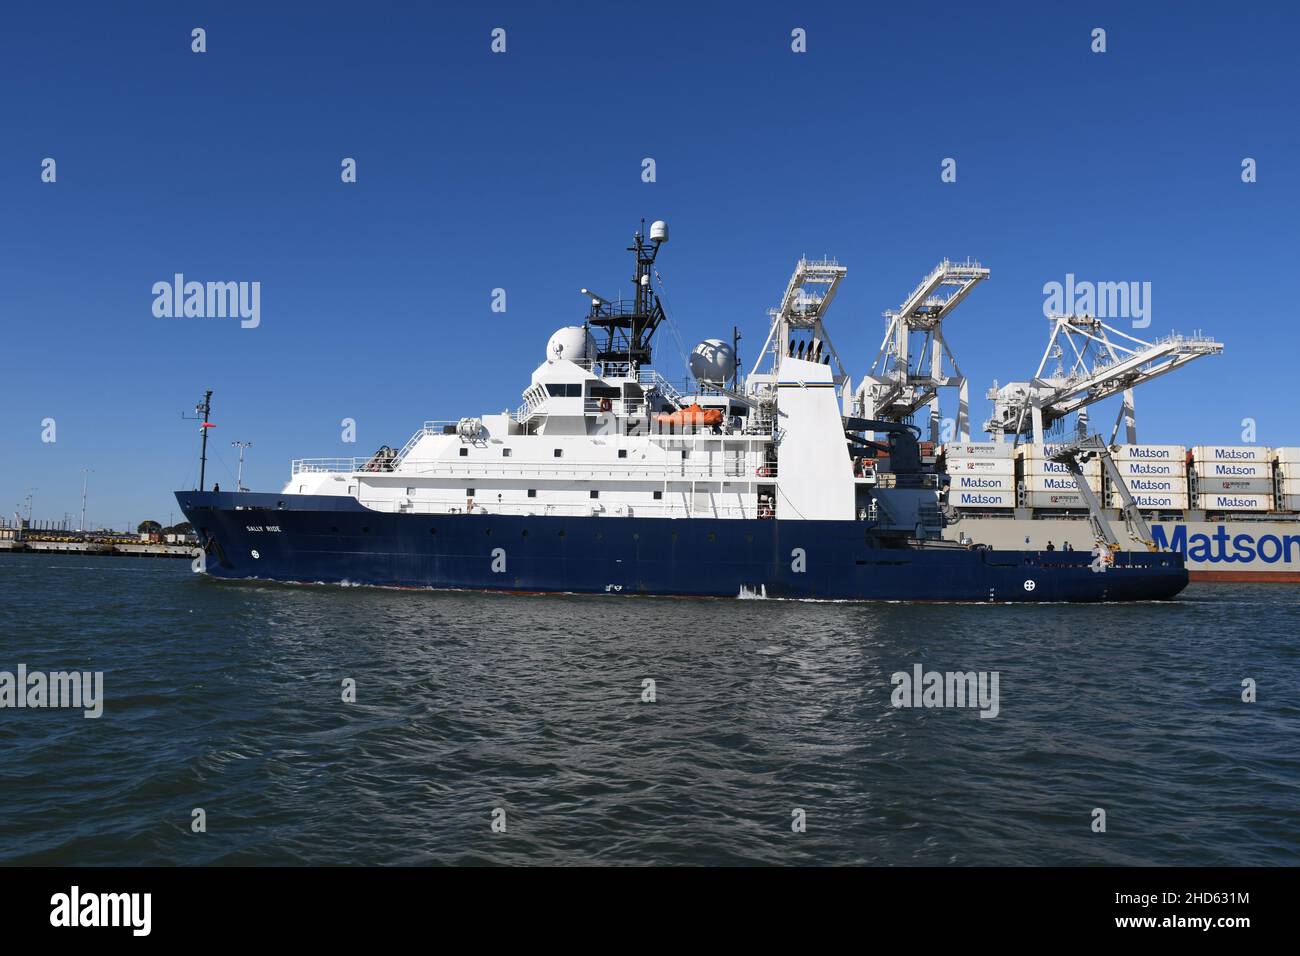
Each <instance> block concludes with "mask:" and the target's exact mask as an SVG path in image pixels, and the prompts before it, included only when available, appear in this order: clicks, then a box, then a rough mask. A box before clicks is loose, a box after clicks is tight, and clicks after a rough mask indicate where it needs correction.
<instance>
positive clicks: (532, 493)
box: [528, 488, 537, 498]
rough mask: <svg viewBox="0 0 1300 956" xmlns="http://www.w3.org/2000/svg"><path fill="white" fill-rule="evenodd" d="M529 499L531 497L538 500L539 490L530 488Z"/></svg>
mask: <svg viewBox="0 0 1300 956" xmlns="http://www.w3.org/2000/svg"><path fill="white" fill-rule="evenodd" d="M528 497H529V498H536V497H537V489H536V488H529V489H528Z"/></svg>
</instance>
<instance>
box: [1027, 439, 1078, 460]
mask: <svg viewBox="0 0 1300 956" xmlns="http://www.w3.org/2000/svg"><path fill="white" fill-rule="evenodd" d="M1064 447H1065V445H1063V444H1042V445H1039V444H1035V443H1033V442H1030V443H1028V444H1025V445H1021V446H1020V447H1019V448H1018V449H1017V450H1016V457H1017V458H1023V459H1024V460H1025V461H1046V460H1048V459H1050V458H1051V457H1052V456H1053V455H1054V454H1056V453H1057V452H1058V451H1060V450H1061V449H1062V448H1064ZM1094 460H1095V459H1094Z"/></svg>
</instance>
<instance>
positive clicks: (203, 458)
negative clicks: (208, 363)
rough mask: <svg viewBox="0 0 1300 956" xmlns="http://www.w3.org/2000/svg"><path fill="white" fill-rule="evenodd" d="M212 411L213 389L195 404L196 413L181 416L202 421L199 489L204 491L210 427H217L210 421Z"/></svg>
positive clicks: (200, 430)
mask: <svg viewBox="0 0 1300 956" xmlns="http://www.w3.org/2000/svg"><path fill="white" fill-rule="evenodd" d="M211 413H212V389H208V390H207V391H205V392H204V393H203V401H201V402H199V404H197V405H195V406H194V414H193V415H186V414H185V413H184V412H182V413H181V418H183V419H185V420H187V421H201V422H202V424H201V425H199V434H200V435H201V436H202V438H201V441H200V443H199V491H203V484H204V476H205V475H206V472H207V468H208V429H209V428H216V427H217V426H216V425H214V424H213V423H212V422H210V421H208V416H209V415H210V414H211Z"/></svg>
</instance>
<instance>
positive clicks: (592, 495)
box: [591, 488, 600, 498]
mask: <svg viewBox="0 0 1300 956" xmlns="http://www.w3.org/2000/svg"><path fill="white" fill-rule="evenodd" d="M591 497H593V498H599V497H600V492H599V491H597V490H596V489H595V488H592V489H591Z"/></svg>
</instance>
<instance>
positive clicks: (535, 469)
mask: <svg viewBox="0 0 1300 956" xmlns="http://www.w3.org/2000/svg"><path fill="white" fill-rule="evenodd" d="M666 237H667V229H666V227H664V226H662V224H660V223H656V224H654V225H653V226H652V227H651V232H650V241H649V243H647V242H646V241H645V240H644V239H643V237H642V235H641V234H639V233H638V235H637V236H636V239H635V244H634V246H632V247H631V251H634V252H636V253H637V259H638V270H637V278H634V279H633V282H634V285H635V287H636V290H635V291H636V298H635V300H634V301H633V302H632V303H631V304H628V303H624V302H612V301H610V300H607V299H604V298H603V297H601V296H599V295H597V294H595V293H593V292H591V291H589V290H586V289H584V290H582V291H583V294H584V295H586V296H588V297H589V298H590V300H591V314H590V315H589V316H588V320H587V322H586V323H584V324H583V325H580V326H566V327H564V328H561V329H559V330H558V331H556V332H555V334H554V335H552V336H551V337H550V339H549V341H548V342H547V345H546V354H545V356H544V360H543V361H542V362H541V363H540V364H539V365H538V366H537V368H536V369H535V370H534V371H533V373H532V378H531V381H530V383H529V385H528V387H527V388H526V389H524V391H523V402H522V404H521V405H520V406H519V407H518V408H517V409H516V410H515V411H513V412H511V411H502V412H499V413H496V414H485V415H480V416H477V417H473V418H461V419H458V420H455V421H429V422H425V423H424V425H423V426H422V427H421V428H420V429H419V430H418V431H417V432H416V433H415V434H414V435H412V436H411V438H410V440H409V441H408V442H407V443H406V444H405V445H404V446H403V447H402V448H401V449H399V450H393V449H391V448H388V447H387V446H385V447H384V448H381V449H380V450H379V451H378V452H377V453H376V454H374V455H372V456H370V457H369V458H341V459H340V458H306V459H299V460H297V461H294V462H293V465H292V474H291V476H290V479H289V481H288V483H287V484H286V485H285V487H284V492H285V493H286V494H299V495H346V496H350V497H353V498H355V499H356V500H357V501H358V502H360V503H361V504H362V505H364V506H365V507H367V508H371V509H373V510H376V511H381V512H401V513H405V512H414V513H431V514H436V513H443V514H445V513H463V512H474V513H485V514H509V515H570V516H608V517H619V516H627V517H630V516H637V517H664V518H692V517H708V518H737V519H753V518H781V519H796V520H798V519H823V520H854V519H856V518H863V517H865V516H866V513H867V511H868V505H869V501H868V497H869V496H868V495H867V494H865V493H866V492H867V491H868V489H874V488H876V487H877V485H878V481H877V478H876V475H875V469H874V468H872V467H870V464H868V465H863V463H862V459H861V458H859V459H858V460H857V463H856V465H855V460H854V458H853V457H852V456H851V454H850V453H849V451H848V446H847V442H846V434H845V420H844V417H843V414H842V406H843V405H845V404H847V402H848V399H849V396H850V394H851V393H850V392H849V382H848V376H847V374H845V372H844V371H843V368H842V366H841V365H839V363H838V361H837V366H836V368H832V366H831V364H830V363H831V357H832V355H833V354H834V349H833V346H831V345H830V340H829V338H828V336H827V335H826V332H825V329H824V327H823V325H822V315H823V313H824V312H825V309H826V307H827V306H828V305H829V303H830V299H831V298H832V297H833V294H834V289H835V286H836V285H837V284H838V282H839V280H840V278H842V277H843V274H844V269H843V267H841V266H838V265H836V264H834V263H809V262H808V261H806V260H801V261H800V263H799V264H798V266H797V267H796V271H795V276H794V278H792V280H791V283H790V285H789V287H788V289H787V293H786V296H785V298H784V300H783V303H782V306H781V308H780V309H778V310H775V311H774V312H773V321H772V328H771V331H770V333H769V336H768V342H767V345H766V346H765V347H764V351H763V354H764V356H766V357H767V358H768V359H769V362H768V364H769V366H770V367H769V368H767V369H766V370H764V371H760V372H755V373H753V374H751V375H749V376H747V377H741V376H740V375H739V374H738V372H737V362H736V357H735V352H734V349H733V348H732V347H731V346H729V345H727V344H726V343H725V342H723V341H721V340H719V339H709V340H706V341H705V342H702V343H700V345H699V346H697V347H696V349H695V351H694V353H693V355H692V359H691V368H692V372H693V374H694V375H695V378H696V381H695V382H694V383H692V384H690V385H686V384H673V383H670V382H668V381H666V380H665V379H664V378H663V377H662V376H661V375H660V374H659V373H658V372H657V371H655V370H654V369H653V367H652V366H651V365H650V364H649V362H648V361H647V360H648V358H649V347H648V338H649V335H650V334H651V333H652V332H653V329H654V326H655V324H657V322H658V321H659V320H660V319H662V318H663V313H662V308H661V306H660V304H659V301H658V297H657V296H655V295H654V294H653V292H652V291H651V290H650V281H649V280H650V276H651V273H652V271H653V270H652V269H651V268H650V267H649V264H650V263H652V262H653V261H654V257H655V254H656V253H657V251H658V248H659V246H660V244H662V243H663V242H665V241H666ZM819 284H820V285H821V287H822V288H823V289H824V291H822V292H817V291H809V290H810V289H814V290H815V287H816V286H818V285H819ZM602 335H603V336H604V337H605V340H604V341H603V342H601V341H599V338H600V336H602ZM836 359H837V360H838V356H836ZM778 462H779V464H778ZM899 494H900V496H904V497H906V496H908V495H911V496H915V492H911V491H909V492H906V493H903V492H899ZM929 499H930V501H931V503H933V499H934V493H933V491H931V492H930V493H929ZM870 510H871V511H872V513H873V514H875V513H877V511H878V509H877V508H871V509H870ZM900 513H901V512H900ZM909 527H910V525H909Z"/></svg>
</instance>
